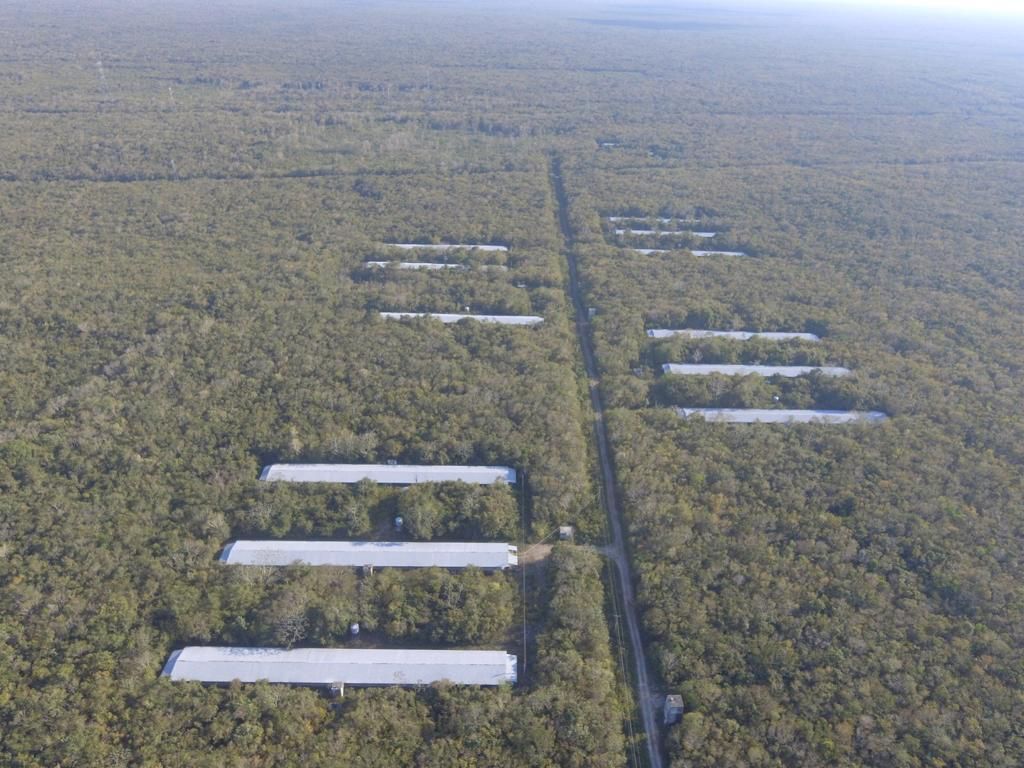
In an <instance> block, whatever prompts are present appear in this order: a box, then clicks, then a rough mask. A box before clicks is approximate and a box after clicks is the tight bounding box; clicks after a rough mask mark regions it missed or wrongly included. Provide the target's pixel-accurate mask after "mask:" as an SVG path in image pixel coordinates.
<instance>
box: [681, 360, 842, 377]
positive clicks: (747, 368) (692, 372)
mask: <svg viewBox="0 0 1024 768" xmlns="http://www.w3.org/2000/svg"><path fill="white" fill-rule="evenodd" d="M661 370H662V371H663V372H664V373H666V374H671V375H673V376H710V375H711V374H713V373H720V374H722V375H723V376H747V375H749V374H757V375H759V376H785V377H786V378H790V379H791V378H794V377H796V376H806V375H807V374H809V373H820V374H821V375H822V376H849V375H850V369H849V368H842V367H840V366H836V365H720V364H717V363H711V364H702V365H696V364H692V365H691V364H680V363H665V364H664V365H662V366H661Z"/></svg>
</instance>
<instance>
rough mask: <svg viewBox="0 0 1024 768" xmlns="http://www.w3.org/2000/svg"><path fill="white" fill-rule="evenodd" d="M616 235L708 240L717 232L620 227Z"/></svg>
mask: <svg viewBox="0 0 1024 768" xmlns="http://www.w3.org/2000/svg"><path fill="white" fill-rule="evenodd" d="M615 234H616V235H658V236H661V237H676V236H680V235H692V236H693V237H701V238H705V239H706V238H709V237H714V236H715V235H717V234H718V233H717V232H693V231H691V230H688V229H629V228H625V229H623V228H622V227H620V228H618V229H616V230H615Z"/></svg>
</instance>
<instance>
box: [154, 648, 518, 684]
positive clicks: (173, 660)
mask: <svg viewBox="0 0 1024 768" xmlns="http://www.w3.org/2000/svg"><path fill="white" fill-rule="evenodd" d="M516 661H517V660H516V657H515V656H514V655H513V654H510V653H506V652H505V651H449V650H444V651H429V650H426V651H421V650H401V649H399V650H371V649H364V648H295V649H291V650H286V649H282V648H238V647H224V646H200V645H191V646H187V647H185V648H182V649H181V650H178V651H174V652H173V653H172V654H171V656H170V658H169V659H168V660H167V663H166V664H165V665H164V669H163V676H164V677H169V678H171V679H172V680H196V681H199V682H203V683H230V682H232V681H233V680H238V681H240V682H243V683H255V682H257V681H259V680H266V681H268V682H271V683H284V684H288V685H316V686H343V685H351V686H371V685H430V684H431V683H438V682H441V681H442V680H448V681H450V682H452V683H455V684H457V685H501V684H502V683H514V682H516Z"/></svg>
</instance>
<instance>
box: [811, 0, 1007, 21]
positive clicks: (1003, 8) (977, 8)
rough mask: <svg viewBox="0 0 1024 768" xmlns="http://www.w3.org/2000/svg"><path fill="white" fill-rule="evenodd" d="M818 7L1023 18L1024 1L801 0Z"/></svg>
mask: <svg viewBox="0 0 1024 768" xmlns="http://www.w3.org/2000/svg"><path fill="white" fill-rule="evenodd" d="M801 1H802V2H804V3H807V4H808V5H818V6H823V7H825V6H833V7H836V6H847V7H850V6H862V7H869V8H891V9H897V8H916V9H920V10H934V11H954V12H959V13H967V14H971V15H981V14H984V15H991V14H998V15H1001V16H1018V17H1022V18H1024V0H801Z"/></svg>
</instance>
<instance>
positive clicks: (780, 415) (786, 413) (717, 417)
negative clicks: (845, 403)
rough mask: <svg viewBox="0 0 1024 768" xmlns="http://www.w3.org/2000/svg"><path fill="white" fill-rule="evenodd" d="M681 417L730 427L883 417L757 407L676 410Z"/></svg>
mask: <svg viewBox="0 0 1024 768" xmlns="http://www.w3.org/2000/svg"><path fill="white" fill-rule="evenodd" d="M676 411H677V412H678V413H679V415H680V416H682V417H683V418H687V419H688V418H690V417H692V416H701V417H703V418H704V419H705V420H706V421H720V422H729V423H732V424H754V423H757V422H760V423H765V424H808V423H819V424H847V423H849V422H853V421H863V422H880V421H885V420H886V419H887V418H889V417H888V416H886V415H885V414H884V413H882V412H881V411H795V410H769V409H759V408H676Z"/></svg>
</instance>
